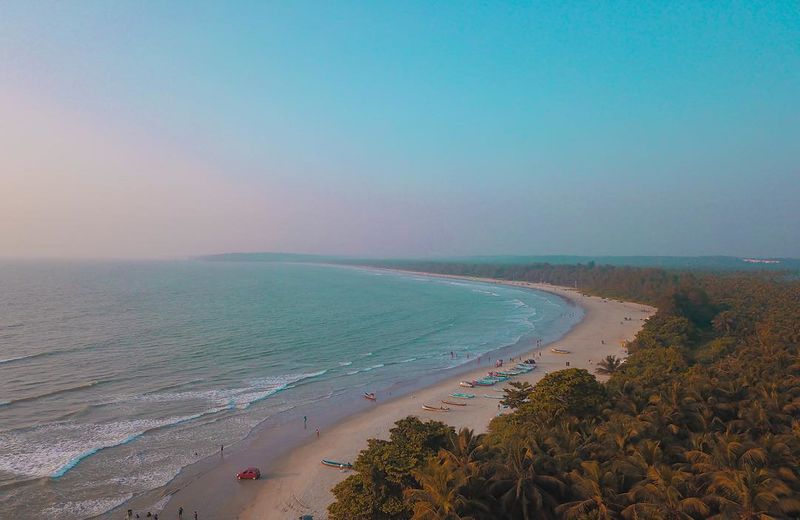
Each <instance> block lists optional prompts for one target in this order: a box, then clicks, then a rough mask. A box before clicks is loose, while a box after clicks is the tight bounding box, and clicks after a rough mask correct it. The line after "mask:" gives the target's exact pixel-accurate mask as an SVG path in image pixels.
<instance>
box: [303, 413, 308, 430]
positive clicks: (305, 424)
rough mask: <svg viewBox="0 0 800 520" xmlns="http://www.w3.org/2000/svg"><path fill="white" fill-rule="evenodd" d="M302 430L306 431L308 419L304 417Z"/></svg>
mask: <svg viewBox="0 0 800 520" xmlns="http://www.w3.org/2000/svg"><path fill="white" fill-rule="evenodd" d="M303 429H304V430H307V429H308V417H306V416H305V415H304V416H303Z"/></svg>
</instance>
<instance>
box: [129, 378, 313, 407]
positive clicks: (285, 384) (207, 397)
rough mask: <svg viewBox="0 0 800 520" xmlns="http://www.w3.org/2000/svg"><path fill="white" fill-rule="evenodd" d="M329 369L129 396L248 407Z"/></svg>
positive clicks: (144, 399) (147, 399) (145, 399)
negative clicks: (216, 386)
mask: <svg viewBox="0 0 800 520" xmlns="http://www.w3.org/2000/svg"><path fill="white" fill-rule="evenodd" d="M326 372H327V370H320V371H318V372H311V373H301V374H291V375H284V376H274V377H264V378H260V379H254V380H251V381H248V382H247V383H249V384H248V385H247V386H244V387H239V388H224V389H210V390H195V391H189V392H171V393H153V394H146V395H141V396H129V398H130V399H132V400H141V401H154V402H173V401H207V402H210V403H211V404H212V405H213V406H216V407H227V408H230V409H232V408H238V409H242V408H247V407H248V406H250V405H251V404H253V403H255V402H257V401H261V400H263V399H266V398H267V397H270V396H271V395H274V394H276V393H278V392H280V391H281V390H285V389H287V388H290V387H291V385H292V384H294V383H297V382H299V381H302V380H304V379H309V378H312V377H317V376H321V375H323V374H325V373H326Z"/></svg>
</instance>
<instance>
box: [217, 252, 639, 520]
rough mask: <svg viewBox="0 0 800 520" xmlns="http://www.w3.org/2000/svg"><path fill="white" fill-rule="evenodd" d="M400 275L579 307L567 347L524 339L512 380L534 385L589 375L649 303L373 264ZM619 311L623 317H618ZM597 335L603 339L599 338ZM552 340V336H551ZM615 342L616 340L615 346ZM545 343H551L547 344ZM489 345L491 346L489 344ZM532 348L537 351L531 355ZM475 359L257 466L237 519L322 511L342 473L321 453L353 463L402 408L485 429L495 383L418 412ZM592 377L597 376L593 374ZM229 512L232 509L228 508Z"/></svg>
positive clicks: (630, 332)
mask: <svg viewBox="0 0 800 520" xmlns="http://www.w3.org/2000/svg"><path fill="white" fill-rule="evenodd" d="M371 269H376V270H385V271H391V272H400V273H404V274H414V275H423V276H431V277H437V278H451V279H460V280H468V281H473V282H481V283H491V284H498V285H506V286H511V287H518V288H525V289H532V290H537V291H544V292H548V293H551V294H556V295H558V296H560V297H561V298H564V299H565V300H566V301H567V302H568V303H570V304H571V305H576V306H578V307H581V308H582V309H583V311H584V317H583V319H582V320H581V321H580V322H578V323H577V324H575V325H574V326H573V327H572V328H571V329H570V330H569V331H568V332H567V333H566V334H565V335H564V336H563V337H561V338H560V339H559V340H557V342H558V343H559V346H560V347H563V348H566V349H568V350H569V351H570V353H569V354H557V353H553V352H551V351H550V350H549V349H546V348H545V347H546V346H547V345H548V344H547V343H544V344H543V345H540V346H538V347H537V346H536V345H535V344H534V345H531V346H530V347H529V348H528V349H527V350H526V352H525V354H523V355H521V356H519V357H522V358H525V357H534V356H535V358H536V362H537V369H536V370H534V371H533V372H530V373H528V374H523V375H521V376H518V377H516V378H514V380H515V381H527V382H530V383H531V384H535V383H536V382H537V381H538V380H539V379H541V378H542V377H544V375H545V374H546V373H548V372H551V371H555V370H560V369H563V368H567V365H566V363H567V362H569V368H585V369H588V370H589V371H590V372H591V373H593V374H594V366H593V362H592V360H599V359H602V358H604V357H605V356H606V355H609V354H616V355H618V356H620V357H624V356H625V355H626V352H625V350H624V349H623V348H622V345H624V342H627V341H630V340H631V339H633V338H634V336H635V335H636V334H637V333H638V331H639V329H640V328H641V326H642V324H643V320H644V319H646V318H647V317H649V316H650V315H652V313H653V312H654V311H655V309H654V308H652V307H649V306H647V305H643V304H638V303H632V302H620V301H616V300H608V299H605V298H601V297H597V296H586V295H583V294H581V293H580V292H579V291H577V290H575V289H572V288H567V287H560V286H554V285H549V284H542V283H531V282H517V281H510V280H499V279H492V278H480V277H470V276H457V275H445V274H437V273H424V272H419V271H405V270H396V269H379V268H371ZM625 318H630V319H629V320H626V319H625ZM601 340H602V341H604V343H601ZM553 343H555V342H553ZM621 343H622V345H621ZM551 344H552V343H551ZM495 352H496V351H495ZM537 353H539V355H536V354H537ZM486 358H487V359H483V358H477V359H476V360H475V362H476V363H478V364H479V365H480V366H479V367H477V368H475V369H473V370H470V371H469V372H466V373H461V374H460V375H457V376H450V377H447V378H445V379H442V380H440V381H438V382H436V383H433V384H431V385H429V386H426V387H424V388H421V389H418V390H416V391H415V392H412V393H411V395H403V396H398V397H393V398H389V399H387V400H381V399H380V396H379V401H378V402H377V403H375V404H374V405H373V406H371V407H370V408H368V409H367V410H363V411H360V412H357V413H355V414H352V415H348V416H345V417H343V418H341V419H339V420H338V421H336V422H335V423H334V424H333V425H332V426H331V427H330V428H329V429H327V430H326V431H324V432H321V434H320V437H319V438H318V439H315V438H313V437H312V438H311V439H309V440H307V441H306V442H304V443H303V444H301V445H299V446H297V447H296V448H294V449H292V450H290V451H288V452H287V453H285V454H284V455H282V456H280V457H279V458H277V459H276V460H275V461H274V464H273V465H272V467H270V468H268V469H265V468H262V471H263V478H264V480H262V481H256V482H252V483H248V484H253V485H252V486H249V487H250V488H256V489H255V490H252V489H251V490H250V492H248V493H247V495H248V496H249V497H250V499H249V500H246V502H247V505H245V506H244V507H242V505H243V503H242V502H241V501H237V502H238V504H236V506H234V504H231V506H234V509H238V510H239V512H238V518H241V519H243V520H262V519H271V518H280V519H283V518H297V517H299V516H300V515H304V514H305V515H313V516H314V518H315V520H317V519H322V518H327V506H328V505H329V504H330V503H331V502H332V501H333V499H334V497H333V494H332V493H331V489H332V488H333V487H334V486H335V485H336V484H337V483H338V482H340V481H341V480H344V479H345V478H346V477H347V476H348V475H349V474H351V473H350V472H348V471H340V470H337V469H335V468H330V467H325V466H323V465H322V464H321V463H320V460H321V459H334V460H338V461H344V462H353V461H354V460H355V458H356V456H357V455H358V453H359V452H360V451H361V450H362V449H364V448H366V446H367V439H370V438H387V437H388V433H389V429H390V428H391V427H393V426H394V423H395V422H396V421H398V420H399V419H402V418H404V417H407V416H409V415H415V416H418V417H419V418H420V419H422V420H428V419H435V420H440V421H443V422H445V423H447V424H449V425H451V426H453V427H455V428H456V430H458V429H459V428H462V427H468V428H471V429H473V430H475V431H476V432H478V433H482V432H485V431H486V429H487V428H488V425H489V422H490V421H491V419H492V418H493V417H495V416H496V415H497V413H498V408H497V407H498V400H496V399H488V398H485V397H483V395H484V394H492V393H495V394H498V395H499V393H498V392H495V390H497V389H500V388H503V387H504V386H505V385H504V384H498V385H496V386H494V387H483V388H481V387H476V388H473V389H467V390H466V391H469V392H470V393H474V394H475V395H476V397H475V398H474V399H470V400H468V403H467V406H464V407H460V406H459V407H451V408H457V409H453V410H451V411H450V412H439V413H437V412H426V411H424V410H422V408H421V407H422V404H431V405H434V406H438V405H440V404H441V400H442V399H447V398H448V396H449V394H450V393H452V392H458V391H465V389H463V388H461V387H459V386H458V382H459V381H460V380H464V379H467V380H472V379H477V378H479V377H480V376H483V375H485V373H486V372H487V371H488V370H491V368H492V367H493V359H492V358H491V357H489V356H486ZM598 379H601V380H602V379H604V378H602V377H601V376H598ZM230 517H231V518H236V517H237V513H236V512H234V511H233V510H231V511H230Z"/></svg>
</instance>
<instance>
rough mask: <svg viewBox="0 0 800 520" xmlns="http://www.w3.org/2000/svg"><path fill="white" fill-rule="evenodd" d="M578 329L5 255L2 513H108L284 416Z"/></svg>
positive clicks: (216, 273) (499, 309)
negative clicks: (274, 419) (18, 259)
mask: <svg viewBox="0 0 800 520" xmlns="http://www.w3.org/2000/svg"><path fill="white" fill-rule="evenodd" d="M580 318H581V311H580V309H578V308H576V307H574V306H571V305H570V304H568V302H566V301H565V300H563V299H561V298H560V297H559V296H556V295H553V294H550V293H546V292H539V291H533V290H527V289H523V288H517V287H509V286H501V285H494V284H487V283H479V282H472V281H464V280H456V279H446V278H439V277H432V276H425V275H418V274H408V273H400V272H391V271H382V270H375V269H369V268H354V267H342V266H326V265H314V264H292V263H270V262H219V261H216V262H212V261H201V260H186V261H160V262H156V261H152V262H150V261H148V262H90V261H80V262H78V261H75V262H68V261H59V262H56V261H26V262H22V261H19V262H17V261H4V262H1V263H0V518H3V519H5V518H9V519H11V518H13V519H28V518H30V519H34V518H36V519H39V518H59V519H84V518H92V517H95V516H97V515H101V514H103V513H104V512H107V511H109V510H112V509H114V508H117V507H120V506H121V505H123V504H125V503H126V502H127V501H129V500H130V499H132V498H135V497H139V496H142V495H143V494H145V493H148V492H151V491H152V490H153V489H156V488H159V487H161V486H164V485H165V484H167V483H168V482H170V481H172V480H173V479H174V478H175V477H176V476H177V475H179V473H180V472H181V470H182V469H183V468H184V467H186V466H189V465H191V464H194V463H196V462H197V461H198V460H200V459H203V458H205V457H209V456H210V455H212V454H214V453H217V451H218V450H219V446H220V445H223V444H224V445H228V446H230V445H232V444H233V445H235V444H236V443H237V442H239V441H242V440H243V439H246V438H247V437H248V436H249V435H250V434H251V433H252V432H253V431H254V430H255V429H257V428H259V426H261V427H263V425H264V424H266V423H268V419H270V418H275V417H291V416H299V415H303V414H304V413H308V412H307V411H306V410H309V409H313V407H314V406H317V407H319V406H320V404H326V403H328V402H330V403H332V404H333V403H336V402H337V400H338V401H341V402H343V401H346V400H352V399H358V396H359V395H360V394H361V393H362V392H363V391H365V389H368V390H369V391H373V392H376V393H379V394H380V392H381V391H384V390H386V389H388V388H399V387H400V386H402V385H406V386H405V388H413V385H414V383H415V382H417V381H426V380H427V381H430V380H431V379H432V378H434V379H435V378H438V377H441V378H444V377H449V376H451V375H452V374H456V373H458V372H459V370H462V371H463V370H466V367H467V366H468V363H469V362H470V360H473V361H474V360H475V359H476V358H477V357H479V356H487V355H491V353H493V352H496V351H498V349H505V350H504V352H509V351H513V350H514V349H517V350H518V351H520V352H521V351H522V350H523V349H527V348H530V346H531V345H532V344H534V343H535V340H536V339H542V340H544V341H549V340H553V339H555V338H558V337H560V336H562V335H563V334H564V333H566V332H567V331H568V330H569V329H570V328H571V327H572V326H573V325H574V324H575V323H577V322H578V321H579V320H580ZM509 349H511V350H509ZM398 385H400V386H398ZM343 410H344V408H343Z"/></svg>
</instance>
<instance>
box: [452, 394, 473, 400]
mask: <svg viewBox="0 0 800 520" xmlns="http://www.w3.org/2000/svg"><path fill="white" fill-rule="evenodd" d="M450 397H455V398H458V399H474V398H475V394H462V393H454V394H450Z"/></svg>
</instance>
